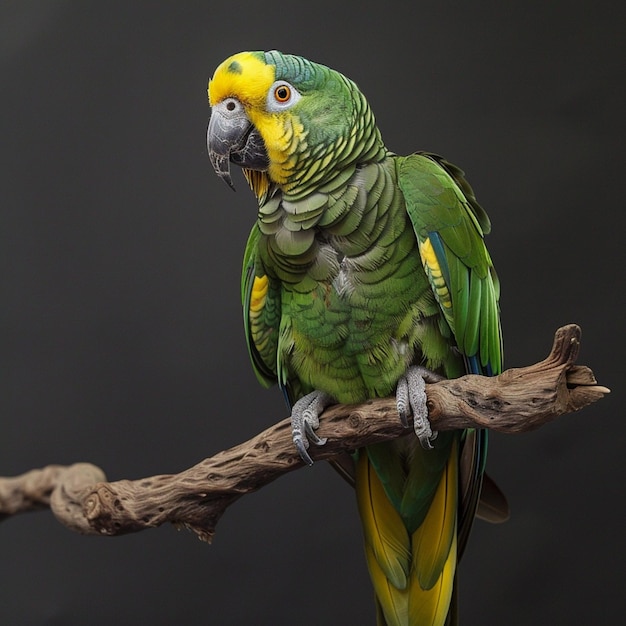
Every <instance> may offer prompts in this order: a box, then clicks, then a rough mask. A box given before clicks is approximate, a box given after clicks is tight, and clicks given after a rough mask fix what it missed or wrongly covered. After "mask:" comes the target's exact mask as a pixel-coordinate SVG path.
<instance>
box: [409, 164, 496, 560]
mask: <svg viewBox="0 0 626 626" xmlns="http://www.w3.org/2000/svg"><path fill="white" fill-rule="evenodd" d="M397 170H398V185H399V187H400V189H401V190H402V192H403V195H404V199H405V203H406V209H407V212H408V214H409V217H410V220H411V223H412V224H413V228H414V230H415V234H416V236H417V240H418V243H419V248H420V255H421V257H422V263H423V266H424V269H425V271H426V274H427V275H428V278H429V281H430V285H431V288H432V290H433V292H434V293H435V296H436V298H437V300H438V302H439V305H440V308H441V311H442V313H443V317H444V319H445V323H444V326H446V325H447V326H448V327H449V329H450V332H451V334H452V337H453V339H454V343H455V344H456V347H457V349H458V350H459V352H460V353H461V354H462V355H463V357H464V359H465V367H466V371H467V372H469V373H473V374H488V375H495V374H499V373H500V372H501V371H502V334H501V329H500V316H499V310H498V298H499V292H500V288H499V283H498V279H497V276H496V274H495V271H494V269H493V265H492V262H491V258H490V256H489V253H488V252H487V249H486V248H485V244H484V241H483V236H484V235H485V234H487V233H488V232H489V230H490V227H491V225H490V223H489V218H488V217H487V214H486V213H485V211H484V210H483V209H482V207H481V206H480V205H479V204H478V202H477V201H476V198H475V196H474V192H473V190H472V188H471V187H470V185H469V183H468V182H467V181H466V180H465V178H464V175H463V172H462V171H461V170H460V169H459V168H457V167H456V166H455V165H452V164H451V163H448V162H447V161H445V160H444V159H442V158H441V157H439V156H436V155H433V154H427V153H421V154H415V155H413V156H410V157H398V159H397ZM486 454H487V432H486V431H485V430H473V429H472V430H467V431H465V432H464V434H463V437H462V447H461V452H460V466H459V481H460V483H459V497H460V509H459V524H458V550H459V555H461V554H462V552H463V550H464V548H465V544H466V542H467V538H468V535H469V532H470V529H471V527H472V523H473V520H474V515H475V512H476V509H477V507H478V501H479V498H480V493H481V485H482V479H483V473H484V468H485V460H486Z"/></svg>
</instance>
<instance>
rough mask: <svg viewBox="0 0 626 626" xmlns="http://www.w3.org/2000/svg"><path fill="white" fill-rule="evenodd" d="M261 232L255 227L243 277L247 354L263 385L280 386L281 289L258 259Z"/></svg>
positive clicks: (249, 244) (249, 241) (246, 256)
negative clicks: (277, 368) (278, 375)
mask: <svg viewBox="0 0 626 626" xmlns="http://www.w3.org/2000/svg"><path fill="white" fill-rule="evenodd" d="M260 235H261V232H260V231H259V229H258V226H257V225H256V224H255V225H254V227H253V228H252V231H251V232H250V236H249V237H248V243H247V244H246V251H245V253H244V257H243V268H242V273H241V301H242V304H243V320H244V329H245V334H246V341H247V343H248V352H249V354H250V360H251V361H252V366H253V368H254V373H255V374H256V376H257V378H258V379H259V381H260V383H261V384H262V385H264V386H265V387H271V386H272V385H274V384H275V383H276V382H277V373H276V354H277V349H278V335H279V326H280V317H281V311H280V306H281V302H280V287H279V286H278V285H277V284H276V282H275V281H273V280H271V279H270V278H269V276H268V275H267V274H266V272H265V270H264V268H263V265H262V263H261V262H260V260H259V257H258V243H259V239H260Z"/></svg>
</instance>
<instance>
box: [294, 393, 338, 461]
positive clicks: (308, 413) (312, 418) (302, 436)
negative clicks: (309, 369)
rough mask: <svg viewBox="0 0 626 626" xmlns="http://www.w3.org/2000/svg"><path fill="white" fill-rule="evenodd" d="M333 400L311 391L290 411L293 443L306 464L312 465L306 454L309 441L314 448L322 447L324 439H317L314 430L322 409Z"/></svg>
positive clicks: (309, 457) (326, 395)
mask: <svg viewBox="0 0 626 626" xmlns="http://www.w3.org/2000/svg"><path fill="white" fill-rule="evenodd" d="M332 402H333V399H332V398H331V397H330V396H329V395H328V394H326V393H324V392H322V391H312V392H311V393H309V394H307V395H306V396H303V397H302V398H300V399H299V400H298V401H297V402H296V403H295V404H294V405H293V409H292V411H291V432H292V437H293V443H294V444H295V446H296V449H297V450H298V454H299V455H300V458H301V459H302V460H303V461H304V462H305V463H306V464H307V465H313V459H312V458H311V455H310V454H309V453H308V452H307V449H308V447H309V445H310V444H309V441H311V442H313V443H314V444H315V445H316V446H323V445H324V444H325V443H326V441H327V440H326V438H324V437H319V436H318V435H317V433H316V432H315V429H316V428H317V427H318V426H319V423H320V420H319V416H320V415H321V413H322V412H323V411H324V409H325V408H326V407H327V406H328V405H329V404H332Z"/></svg>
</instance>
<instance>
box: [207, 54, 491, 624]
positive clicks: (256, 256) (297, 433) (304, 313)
mask: <svg viewBox="0 0 626 626" xmlns="http://www.w3.org/2000/svg"><path fill="white" fill-rule="evenodd" d="M208 96H209V105H210V108H211V113H210V118H209V124H208V131H207V147H208V154H209V159H210V162H211V164H212V167H213V169H214V171H215V173H216V174H217V175H218V176H219V177H220V178H221V179H223V180H224V181H225V182H226V183H227V184H228V185H229V186H230V187H232V188H233V189H234V184H233V180H232V176H231V164H233V165H237V166H239V168H241V171H242V172H243V175H244V177H245V179H246V181H247V183H248V185H249V186H250V188H251V190H252V193H253V194H254V196H256V200H257V204H258V212H257V217H256V221H255V222H254V224H253V226H252V230H251V232H250V235H249V238H248V241H247V245H246V248H245V253H244V260H243V269H242V278H241V298H242V305H243V317H244V330H245V336H246V341H247V345H248V349H249V354H250V358H251V361H252V365H253V369H254V371H255V373H256V376H257V378H258V379H259V381H260V382H261V383H262V384H263V385H264V386H266V387H270V386H272V385H275V384H277V385H278V387H279V389H280V390H281V391H282V393H283V394H284V396H285V398H286V400H287V402H288V404H289V407H290V410H291V428H292V436H293V442H294V445H295V447H296V449H297V450H298V452H299V454H300V457H301V458H302V460H303V461H304V462H305V463H307V464H309V465H310V464H312V463H313V460H312V457H311V454H312V450H313V448H312V447H311V446H322V445H324V444H325V443H326V440H325V439H323V438H322V437H320V436H319V435H318V434H317V433H316V429H317V428H318V427H319V420H320V415H321V414H322V413H323V411H324V409H325V408H326V407H328V406H329V405H331V404H334V403H341V404H354V403H360V402H364V401H366V400H369V399H373V398H380V397H387V396H391V395H394V394H395V398H396V404H397V409H398V418H399V419H400V420H401V421H402V423H403V424H404V425H405V426H407V427H408V424H409V421H408V420H409V417H411V416H412V417H413V429H412V431H411V430H408V434H407V435H406V436H403V437H399V438H397V439H395V440H391V441H384V442H380V443H376V444H374V445H369V446H367V447H365V448H362V449H359V450H356V451H355V452H354V453H353V454H351V455H347V458H346V459H342V460H341V461H337V467H338V468H339V469H340V471H342V473H343V474H344V475H345V476H346V477H347V479H348V480H350V481H351V482H352V483H353V484H354V487H355V491H356V500H357V508H358V512H359V515H360V518H361V523H362V530H363V538H364V546H365V547H364V549H365V557H366V563H367V567H368V570H369V574H370V578H371V581H372V585H373V588H374V604H375V608H376V620H377V624H379V625H380V626H382V625H386V626H409V625H410V626H427V625H428V626H444V625H450V624H455V623H457V622H458V608H457V591H456V580H457V563H458V560H459V558H460V556H461V554H462V552H463V550H464V547H465V545H466V542H467V537H468V534H469V530H470V528H471V526H472V522H473V520H474V517H475V515H476V514H477V509H479V507H480V505H479V501H480V498H481V485H482V483H483V479H484V477H485V476H486V475H485V460H486V452H487V433H486V431H485V430H482V429H467V430H456V431H442V432H436V431H433V429H432V427H431V425H430V422H429V420H428V409H427V403H426V395H425V384H426V383H430V382H436V381H438V380H441V379H442V378H456V377H459V376H462V375H464V374H466V373H470V374H481V375H489V376H491V375H497V374H499V373H500V372H501V371H502V355H503V348H502V333H501V325H500V311H499V295H500V286H499V281H498V277H497V275H496V273H495V270H494V266H493V263H492V260H491V257H490V255H489V253H488V251H487V249H486V247H485V243H484V236H485V235H486V234H487V233H489V232H490V229H491V225H490V220H489V218H488V216H487V214H486V212H485V211H484V209H483V208H482V207H481V206H480V204H479V203H478V201H477V200H476V197H475V194H474V191H473V189H472V187H471V186H470V184H469V183H468V182H467V180H466V178H465V174H464V172H463V171H462V170H461V169H460V168H458V167H457V166H455V165H453V164H452V163H450V162H449V161H447V160H446V159H444V158H443V157H441V156H439V155H437V154H435V153H430V152H415V153H413V154H411V155H409V156H399V155H397V154H395V153H393V152H391V151H390V150H388V149H387V147H386V146H385V144H384V142H383V139H382V135H381V132H380V130H379V128H378V126H377V124H376V121H375V118H374V114H373V112H372V109H371V108H370V105H369V104H368V101H367V100H366V98H365V96H364V95H363V93H362V92H361V90H360V89H359V87H357V85H356V83H355V82H353V81H352V80H350V79H349V78H347V77H346V76H344V75H343V74H342V73H340V72H338V71H336V70H333V69H331V68H329V67H327V66H326V65H322V64H320V63H315V62H313V61H309V60H308V59H305V58H303V57H300V56H296V55H291V54H283V53H281V52H278V51H276V50H272V51H268V52H263V51H252V52H240V53H237V54H234V55H232V56H230V57H229V58H227V59H226V60H225V61H223V62H222V63H221V64H219V66H218V67H217V69H216V70H215V72H214V74H213V76H212V78H210V80H209V85H208ZM388 106H393V100H389V101H388ZM413 431H414V432H413ZM485 480H486V478H485Z"/></svg>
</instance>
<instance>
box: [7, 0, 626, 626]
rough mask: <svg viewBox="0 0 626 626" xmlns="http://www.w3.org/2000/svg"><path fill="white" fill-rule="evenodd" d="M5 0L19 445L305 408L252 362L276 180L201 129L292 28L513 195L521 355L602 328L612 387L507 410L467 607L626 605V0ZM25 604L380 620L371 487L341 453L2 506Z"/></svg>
mask: <svg viewBox="0 0 626 626" xmlns="http://www.w3.org/2000/svg"><path fill="white" fill-rule="evenodd" d="M175 4H176V3H168V2H134V3H121V2H120V3H116V2H107V3H80V2H48V1H44V2H33V1H27V0H22V1H21V2H3V3H2V4H1V5H0V85H1V95H0V159H1V165H0V214H1V219H2V225H1V227H0V228H1V230H0V234H1V237H2V240H1V250H2V256H1V259H2V265H1V271H0V281H1V307H0V311H1V315H2V318H1V319H2V323H1V337H2V343H1V346H0V348H1V349H0V358H1V359H2V370H1V376H0V402H1V405H0V406H1V411H0V415H1V420H2V422H1V427H0V428H1V429H0V473H1V474H4V475H14V474H19V473H21V472H24V471H26V470H28V469H31V468H34V467H41V466H44V465H46V464H48V463H71V462H75V461H82V460H85V461H91V462H94V463H96V464H99V465H101V466H102V467H103V468H104V469H105V471H106V472H107V473H108V476H109V478H110V479H119V478H139V477H143V476H146V475H150V474H154V473H165V472H176V471H179V470H182V469H183V468H185V467H187V466H189V465H191V464H193V463H195V462H197V461H198V460H200V459H201V458H203V457H205V456H208V455H210V454H212V453H215V452H217V451H219V450H221V449H223V448H225V447H229V446H231V445H234V444H236V443H238V442H240V441H243V440H244V439H247V438H248V437H250V436H252V435H253V434H255V433H256V432H257V431H259V430H260V429H262V428H263V427H265V426H267V425H269V424H271V423H273V422H274V421H276V420H277V419H278V418H281V417H283V416H284V414H285V409H284V406H283V404H282V400H281V398H280V394H279V393H278V392H277V391H276V390H272V391H265V390H263V389H262V388H261V387H260V386H259V385H258V384H257V383H256V380H255V378H254V376H253V374H252V372H251V369H250V367H249V364H248V360H247V359H248V357H247V353H246V348H245V344H244V338H243V332H242V328H241V315H240V304H239V270H240V262H241V258H242V253H243V247H244V245H245V240H246V236H247V233H248V230H249V228H250V226H251V224H252V221H253V219H254V215H255V202H254V199H253V198H252V196H251V194H250V193H249V192H248V190H247V188H246V186H245V182H244V181H243V179H242V177H241V176H240V175H239V174H238V175H237V178H236V181H237V182H238V189H239V192H238V193H237V194H233V193H232V192H231V191H230V190H229V189H228V188H227V187H226V186H225V185H224V184H223V183H221V182H220V181H219V180H218V179H217V178H216V177H215V176H214V175H213V173H212V171H211V168H210V165H209V162H208V160H207V158H206V154H205V129H206V122H207V118H208V113H209V111H208V107H207V104H206V82H207V78H208V76H209V75H210V74H212V72H213V69H214V68H215V66H216V65H217V64H218V63H219V62H221V61H222V60H223V59H224V58H225V57H226V56H228V55H230V54H232V53H234V52H237V51H240V50H246V49H252V50H254V49H270V48H279V49H282V50H284V51H289V52H294V53H298V54H302V55H305V56H308V57H309V58H312V59H315V60H318V61H320V62H323V63H326V64H328V65H331V66H333V67H335V68H336V69H339V70H341V71H343V72H344V73H345V74H347V75H348V76H350V77H352V78H353V79H355V80H356V81H357V82H358V83H359V84H360V86H361V87H362V89H363V90H364V92H365V93H366V94H367V95H368V97H369V99H370V101H371V103H372V106H373V108H374V110H375V112H376V114H377V119H378V122H379V125H380V127H381V129H382V132H383V136H384V137H385V140H386V142H387V145H388V146H389V147H390V148H391V149H393V150H394V151H396V152H399V153H408V152H411V151H413V150H417V149H428V150H432V151H437V152H439V153H442V154H444V155H445V156H447V157H448V158H449V159H450V160H452V161H453V162H455V163H458V164H460V165H461V166H462V167H463V168H464V169H465V170H466V172H467V174H468V176H469V178H470V180H471V182H472V184H473V185H474V187H475V189H476V191H477V193H478V196H479V199H480V200H481V202H482V203H483V205H484V206H485V207H486V208H487V210H488V211H489V214H490V216H491V218H492V221H493V234H492V235H491V236H490V237H489V239H488V244H489V247H490V250H491V252H492V256H493V258H494V260H495V263H496V266H497V268H498V271H499V274H500V277H501V280H502V284H503V294H502V318H503V324H504V330H505V341H506V361H507V363H506V364H507V365H508V366H516V365H525V364H529V363H532V362H535V361H536V360H539V359H541V358H543V356H544V355H545V354H546V353H547V351H548V349H549V347H550V345H551V341H552V335H553V332H554V330H555V329H556V328H557V327H558V326H559V325H562V324H564V323H567V322H571V321H575V322H578V323H579V324H581V326H582V327H583V331H584V336H583V349H582V354H581V357H580V362H582V363H586V364H589V365H591V366H592V367H593V369H594V371H595V372H596V374H597V376H598V378H599V380H600V382H601V383H603V384H605V385H608V386H610V387H613V390H614V392H613V395H611V396H610V397H609V398H608V399H605V400H603V401H602V402H601V403H599V404H597V405H596V406H593V407H591V408H588V409H587V410H585V411H583V412H581V413H580V414H577V415H573V416H570V417H566V418H563V419H561V420H558V421H557V422H555V423H553V424H551V425H548V426H546V427H545V428H543V429H542V430H540V431H538V432H536V433H533V434H528V435H524V436H519V437H506V436H494V437H493V439H492V446H491V456H490V463H489V468H490V472H491V473H492V474H493V475H495V477H496V478H497V480H498V482H499V483H500V485H501V486H502V487H503V489H504V490H505V491H506V493H507V494H508V496H509V499H510V503H511V507H512V511H513V517H512V519H511V521H510V522H509V523H508V524H506V525H503V526H499V527H491V526H487V525H485V524H483V523H478V524H477V527H476V530H475V532H474V534H473V537H472V541H471V542H470V547H469V549H468V551H467V553H466V557H465V559H464V561H463V563H462V566H461V568H460V577H461V602H462V615H463V617H464V620H463V623H464V624H470V625H471V624H483V625H500V624H507V625H511V626H517V625H519V626H522V625H528V624H533V625H535V626H536V625H543V624H546V625H549V624H557V623H562V624H564V623H580V624H592V623H593V624H607V625H608V624H615V623H617V622H618V621H619V618H618V617H617V616H618V615H620V616H622V617H623V614H624V608H626V607H625V601H624V596H623V576H624V556H625V550H624V547H625V546H624V532H623V513H624V506H623V502H624V487H623V484H624V476H625V470H626V462H625V455H624V444H625V429H624V425H623V419H624V416H623V411H622V407H621V401H620V398H621V393H620V389H619V387H620V384H621V382H622V381H623V368H622V365H621V363H622V353H623V350H624V341H623V340H624V333H623V326H622V319H621V315H620V316H619V318H618V311H621V309H620V308H618V307H621V306H623V303H624V297H623V289H624V273H623V271H624V270H623V267H624V260H625V258H624V254H623V240H624V232H623V226H622V222H621V219H622V213H623V211H624V194H623V181H624V173H623V172H624V167H623V162H622V158H621V157H622V153H623V142H624V135H623V115H624V104H625V103H624V99H623V95H624V94H623V89H624V75H623V73H620V70H621V69H623V61H624V49H623V47H622V39H623V29H622V25H623V19H620V16H619V15H618V14H617V13H616V11H614V10H613V8H614V7H613V6H612V5H615V6H617V4H618V3H617V2H613V3H605V2H602V1H590V0H583V1H582V2H578V3H570V2H551V3H544V2H535V1H531V2H519V3H495V2H494V3H491V2H482V3H477V2H473V3H465V4H463V3H458V4H459V5H460V6H459V7H456V8H454V9H453V8H452V7H449V6H441V4H440V3H419V2H412V3H408V2H407V3H394V2H389V3H386V4H385V6H384V8H383V6H382V5H381V4H380V3H377V4H376V5H373V6H372V9H371V10H368V9H367V7H366V5H363V4H362V3H340V2H336V0H333V1H332V2H318V3H311V4H308V5H304V4H297V5H296V4H294V3H276V2H257V3H249V5H247V4H244V3H228V2H223V3H217V2H186V3H179V4H178V6H176V7H175ZM0 550H1V553H2V557H1V559H0V581H1V586H0V589H1V591H0V623H2V624H11V625H12V624H18V625H21V624H59V625H66V624H68V625H69V624H90V625H92V624H93V625H99V624H111V623H115V624H132V623H142V624H154V625H167V624H189V625H196V624H197V625H200V624H295V623H297V624H303V625H308V624H316V625H317V624H373V622H374V620H373V610H372V602H371V591H370V588H369V582H368V579H367V574H366V570H365V564H364V559H363V558H362V549H361V543H360V528H359V523H358V520H357V514H356V510H355V503H354V501H353V494H352V493H351V491H350V489H349V488H348V487H346V486H345V485H344V484H343V483H342V481H340V480H339V479H338V478H337V477H336V475H335V474H334V472H333V471H332V470H330V469H329V468H328V467H327V466H325V465H324V464H318V465H316V466H315V467H314V468H313V469H310V470H305V471H299V472H295V473H293V474H291V475H289V476H286V477H284V478H282V479H280V480H279V481H277V482H276V483H274V484H272V485H270V486H268V487H267V488H265V489H263V490H262V491H261V492H259V493H257V494H254V495H251V496H248V497H246V498H244V499H243V500H242V501H240V502H238V503H237V504H236V505H234V506H233V507H232V509H230V510H229V511H228V512H227V514H226V516H225V517H224V519H223V520H222V522H221V524H220V526H219V527H218V533H217V536H216V538H215V541H214V544H213V545H212V546H207V545H204V544H202V543H200V542H198V541H197V540H196V539H195V538H194V537H193V536H192V535H190V534H188V533H185V532H180V533H177V532H176V531H175V530H174V529H173V528H171V527H164V528H160V529H157V530H153V531H149V532H144V533H141V534H138V535H132V536H126V537H122V538H116V539H98V538H85V537H81V536H78V535H75V534H73V533H71V532H69V531H67V530H66V529H65V528H63V527H61V526H60V525H58V524H57V523H56V522H55V521H54V519H53V518H52V516H51V515H50V514H49V513H38V514H31V515H27V516H22V517H19V518H14V519H9V520H8V521H5V522H4V523H2V525H1V526H0Z"/></svg>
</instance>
